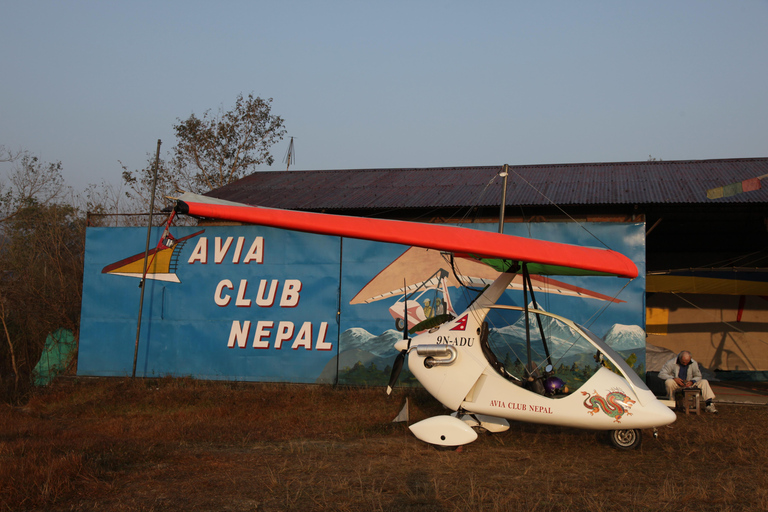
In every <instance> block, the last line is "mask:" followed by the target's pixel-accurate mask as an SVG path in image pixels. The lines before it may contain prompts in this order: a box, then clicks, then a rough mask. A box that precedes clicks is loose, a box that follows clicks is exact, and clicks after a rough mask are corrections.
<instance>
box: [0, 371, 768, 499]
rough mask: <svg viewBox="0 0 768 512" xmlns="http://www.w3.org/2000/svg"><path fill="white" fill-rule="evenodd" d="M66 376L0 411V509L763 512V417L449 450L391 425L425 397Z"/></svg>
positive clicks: (732, 416)
mask: <svg viewBox="0 0 768 512" xmlns="http://www.w3.org/2000/svg"><path fill="white" fill-rule="evenodd" d="M393 395H394V396H392V397H387V396H386V394H385V393H384V391H383V389H381V388H332V387H325V386H298V385H286V384H244V383H225V382H201V381H194V380H191V379H158V380H136V381H132V380H130V379H126V380H122V379H118V380H113V379H103V380H101V379H99V380H70V381H59V382H56V383H54V385H53V386H51V387H50V388H48V389H45V390H41V391H39V392H38V393H37V394H36V395H35V396H33V397H32V398H31V400H30V401H29V403H28V404H26V405H25V406H23V407H11V406H9V405H0V511H5V510H46V511H47V510H53V511H56V510H62V511H64V510H108V511H128V510H130V511H134V510H144V511H153V510H157V511H160V510H184V511H201V510H233V511H238V510H264V511H271V510H274V511H278V510H338V511H346V510H349V511H359V510H380V511H394V510H397V511H399V510H404V511H461V510H470V509H471V510H486V511H497V510H498V511H501V510H504V511H507V510H526V511H537V510H540V511H545V510H566V509H567V510H589V511H608V510H670V511H680V510H713V511H714V510H718V511H721V510H767V509H768V472H767V471H766V465H767V464H768V462H766V461H768V433H766V429H765V428H764V427H765V424H766V420H768V408H766V407H764V406H763V407H757V406H736V405H731V406H728V405H724V406H722V407H720V413H719V414H717V415H703V416H685V415H679V416H678V421H676V422H675V423H674V424H673V425H672V426H671V428H662V429H661V431H660V436H659V439H654V438H653V437H652V436H651V435H650V432H649V431H646V432H645V438H644V441H643V445H642V446H641V447H640V449H638V450H635V451H632V452H619V451H617V450H615V449H613V448H611V447H610V446H609V445H608V444H607V442H606V441H605V435H604V433H600V432H591V431H583V430H576V429H564V428H558V427H547V426H541V425H529V424H523V423H513V424H512V426H511V428H510V430H509V431H507V432H505V433H503V434H500V435H498V434H497V435H481V436H480V438H479V439H478V440H477V441H476V442H474V443H472V444H470V445H468V446H465V447H463V449H462V450H461V451H446V450H438V449H435V448H433V447H431V446H428V445H425V444H423V443H421V442H420V441H418V440H417V439H415V438H414V437H413V436H412V435H411V434H410V432H409V431H408V429H407V427H406V426H405V425H404V424H393V423H391V419H392V418H394V417H395V415H396V414H397V413H398V411H399V409H400V407H401V406H402V403H403V400H404V398H405V397H406V396H408V397H409V398H410V399H411V400H410V401H411V419H412V421H418V420H419V419H423V418H426V417H428V416H432V415H435V414H442V413H444V412H445V411H444V410H443V409H442V407H441V406H440V405H439V404H438V403H437V402H435V401H434V400H433V399H432V398H431V397H430V396H429V395H427V394H426V393H425V392H424V391H422V390H416V389H405V390H396V392H395V393H394V394H393Z"/></svg>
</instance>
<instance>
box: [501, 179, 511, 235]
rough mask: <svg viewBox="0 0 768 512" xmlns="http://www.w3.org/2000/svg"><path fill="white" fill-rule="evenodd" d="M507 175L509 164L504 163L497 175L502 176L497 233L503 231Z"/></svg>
mask: <svg viewBox="0 0 768 512" xmlns="http://www.w3.org/2000/svg"><path fill="white" fill-rule="evenodd" d="M508 175H509V165H508V164H504V167H503V169H502V170H501V173H499V176H501V177H502V178H504V181H503V184H502V187H501V211H500V212H499V233H502V234H503V233H504V210H505V209H506V207H507V176H508Z"/></svg>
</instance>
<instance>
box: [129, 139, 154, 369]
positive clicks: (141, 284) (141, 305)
mask: <svg viewBox="0 0 768 512" xmlns="http://www.w3.org/2000/svg"><path fill="white" fill-rule="evenodd" d="M160 144H161V141H160V139H157V152H156V153H155V171H154V176H153V177H152V195H151V197H150V199H149V222H148V223H147V245H146V247H145V248H144V272H143V273H142V274H141V281H140V282H139V287H140V288H141V298H140V299H139V319H138V321H137V322H136V345H135V346H134V348H133V371H132V372H131V378H132V379H133V378H135V377H136V359H137V357H138V355H139V335H140V334H141V312H142V310H143V309H144V285H145V283H146V280H147V260H148V259H149V239H150V238H151V236H152V212H153V211H154V209H155V188H156V187H157V168H158V167H159V166H160Z"/></svg>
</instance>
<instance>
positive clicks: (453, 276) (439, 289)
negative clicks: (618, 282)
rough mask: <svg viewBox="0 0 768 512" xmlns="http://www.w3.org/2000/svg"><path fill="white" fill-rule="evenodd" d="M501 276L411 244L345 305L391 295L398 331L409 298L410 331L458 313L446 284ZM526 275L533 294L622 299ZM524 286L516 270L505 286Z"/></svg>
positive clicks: (475, 283)
mask: <svg viewBox="0 0 768 512" xmlns="http://www.w3.org/2000/svg"><path fill="white" fill-rule="evenodd" d="M499 274H500V273H499V272H498V271H497V270H495V269H494V268H492V267H490V266H489V265H486V264H485V263H483V262H480V261H477V260H475V259H472V258H456V259H451V258H450V255H448V254H446V253H444V252H441V251H436V250H431V249H423V248H421V247H409V248H408V249H406V251H405V252H404V253H403V254H401V255H400V256H398V257H397V258H396V259H395V260H394V261H393V262H392V263H390V264H389V265H387V266H386V267H385V268H384V269H383V270H382V271H381V272H379V273H378V274H377V275H376V276H375V277H374V278H373V279H371V280H370V281H369V282H368V283H366V284H365V286H363V288H361V289H360V291H359V292H358V293H357V294H356V295H355V296H354V297H353V298H352V300H350V301H349V303H350V304H353V305H354V304H370V303H372V302H377V301H380V300H385V299H392V298H394V299H395V300H396V302H395V303H394V304H393V305H392V306H391V307H390V308H389V312H390V314H391V315H392V317H393V318H394V320H395V328H396V329H397V330H398V331H402V330H403V326H404V325H405V317H406V315H405V314H404V311H405V306H404V303H405V301H406V300H407V302H408V315H407V316H408V329H409V330H411V329H413V328H414V327H415V326H416V325H417V324H419V323H420V322H422V321H425V320H426V319H427V318H429V317H431V316H434V315H437V314H440V313H443V314H445V313H450V314H453V316H454V317H455V316H456V312H455V311H454V310H453V306H452V303H451V297H450V295H449V292H448V288H463V287H470V286H471V287H475V288H484V287H486V286H488V285H490V284H491V283H493V281H495V280H496V279H497V278H498V277H499ZM530 278H531V285H532V286H533V288H532V290H533V291H534V292H535V293H547V294H552V295H563V296H568V297H581V298H586V299H595V300H599V301H608V302H616V303H620V302H624V301H623V300H621V299H617V298H615V297H610V296H608V295H604V294H602V293H598V292H595V291H592V290H589V289H587V288H583V287H580V286H574V285H572V284H568V283H565V282H563V281H558V280H556V279H553V278H552V277H550V276H538V275H531V276H530ZM403 280H405V283H406V285H405V286H403ZM523 284H524V282H523V276H522V275H520V274H516V275H515V277H514V279H512V282H510V283H509V285H508V286H507V289H508V290H519V291H522V289H523Z"/></svg>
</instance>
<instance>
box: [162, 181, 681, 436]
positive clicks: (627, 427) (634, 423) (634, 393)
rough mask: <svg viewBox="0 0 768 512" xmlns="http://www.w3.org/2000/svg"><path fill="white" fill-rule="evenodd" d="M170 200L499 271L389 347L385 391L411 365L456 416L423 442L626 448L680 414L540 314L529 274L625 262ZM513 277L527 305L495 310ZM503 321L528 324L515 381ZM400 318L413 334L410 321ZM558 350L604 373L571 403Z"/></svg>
mask: <svg viewBox="0 0 768 512" xmlns="http://www.w3.org/2000/svg"><path fill="white" fill-rule="evenodd" d="M175 199H176V207H175V211H176V212H178V213H182V214H187V215H191V216H194V217H200V218H212V219H221V220H230V221H237V222H243V223H249V224H258V225H264V226H271V227H277V228H282V229H288V230H295V231H303V232H310V233H317V234H324V235H333V236H341V237H347V238H357V239H365V240H374V241H380V242H389V243H396V244H402V245H410V246H415V247H422V248H426V249H432V250H437V251H441V252H444V253H449V254H450V255H451V256H452V258H456V259H459V258H471V259H474V260H478V261H482V262H484V263H486V264H488V265H490V266H492V267H493V268H495V269H496V270H497V271H499V272H501V273H500V274H499V277H498V278H496V280H495V281H494V282H493V283H492V284H491V285H490V286H488V287H487V288H485V289H484V290H483V291H482V293H481V294H480V295H479V296H478V297H477V298H476V299H475V300H474V301H473V302H472V303H471V304H470V305H469V306H468V307H467V309H466V310H465V311H463V312H462V313H459V314H458V315H454V314H453V313H452V312H450V313H443V314H437V315H434V316H432V317H430V318H427V319H425V320H424V321H421V322H419V323H418V324H416V325H414V326H413V327H412V328H410V329H404V330H403V339H402V340H400V341H398V342H397V343H396V345H395V348H396V349H397V350H398V355H397V358H396V360H395V362H394V364H393V368H392V375H391V378H390V382H389V386H388V388H387V392H388V393H389V392H391V390H392V387H393V386H394V385H395V383H396V381H397V379H398V376H399V374H400V372H401V370H402V367H403V364H404V362H405V361H406V359H407V362H408V367H409V369H410V371H411V372H412V373H413V375H414V376H415V377H416V378H417V379H418V380H419V382H420V383H421V384H422V385H423V386H424V388H425V389H426V390H427V391H428V392H429V393H430V394H432V396H434V397H435V398H436V399H437V400H438V401H439V402H441V403H442V404H443V405H444V406H445V407H446V408H448V409H450V410H451V411H454V412H453V414H447V415H440V416H434V417H431V418H428V419H425V420H422V421H419V422H418V423H415V424H413V425H411V426H410V429H411V431H412V432H413V434H414V435H415V436H416V437H417V438H418V439H420V440H422V441H424V442H427V443H430V444H433V445H438V446H444V447H456V446H461V445H464V444H467V443H470V442H472V441H474V440H475V439H476V438H477V432H476V429H485V430H486V431H490V432H502V431H504V430H506V429H508V428H509V423H508V421H507V420H517V421H524V422H532V423H542V424H549V425H560V426H568V427H578V428H584V429H593V430H605V431H608V432H609V438H610V440H611V442H612V444H613V445H614V446H616V447H617V448H620V449H631V448H635V447H637V446H638V445H639V444H640V442H641V439H642V431H641V429H654V434H656V428H657V427H660V426H663V425H667V424H670V423H672V422H673V421H675V418H676V416H675V413H674V412H673V411H672V410H670V409H669V408H668V407H667V406H666V405H664V404H662V403H661V402H660V401H659V400H658V399H657V398H656V397H655V396H654V394H653V392H651V391H650V389H649V388H648V387H647V386H646V385H645V383H644V382H643V381H642V379H640V377H639V376H638V375H637V374H636V373H635V371H634V370H633V369H632V368H631V366H630V365H628V364H627V363H626V362H625V361H624V359H623V358H622V357H621V355H619V354H618V353H617V352H616V351H615V350H613V349H612V348H611V347H610V346H608V345H607V344H606V343H605V342H604V341H603V340H601V339H600V338H598V337H597V336H596V335H594V334H593V333H591V332H590V331H589V330H587V329H586V328H585V327H582V326H580V325H578V324H576V323H574V322H573V321H571V320H569V319H567V318H564V317H562V316H559V315H556V314H553V313H550V312H548V311H544V310H543V309H541V308H540V307H539V306H538V304H537V303H536V300H535V297H534V296H533V288H534V287H533V286H532V285H531V277H530V276H531V275H532V274H535V275H539V276H547V275H566V276H567V275H571V276H573V275H597V276H616V277H620V278H626V279H634V278H635V277H637V275H638V271H637V267H636V266H635V264H634V263H633V262H632V261H631V260H630V259H629V258H627V257H626V256H624V255H623V254H620V253H618V252H615V251H612V250H609V249H600V248H592V247H583V246H577V245H571V244H564V243H557V242H550V241H544V240H536V239H531V238H524V237H518V236H513V235H504V234H500V233H490V232H484V231H478V230H474V229H469V228H462V227H455V226H447V225H441V224H425V223H417V222H408V221H395V220H387V219H370V218H360V217H348V216H341V215H330V214H322V213H311V212H302V211H293V210H281V209H274V208H264V207H257V206H249V205H245V204H240V203H233V202H229V201H223V200H219V199H215V198H211V197H206V196H200V195H196V194H191V193H185V194H183V195H181V196H180V197H178V198H175ZM516 276H522V282H523V287H522V288H523V294H524V306H523V307H518V306H506V305H499V304H497V301H498V300H499V298H500V297H501V296H502V294H503V293H504V292H505V290H506V289H507V287H508V286H509V285H510V283H511V282H512V281H513V280H514V279H515V278H516ZM518 279H519V277H518ZM529 297H530V299H529ZM407 300H408V299H407V297H406V298H405V299H404V301H403V302H404V304H403V311H404V315H407V311H408V305H407V304H406V302H407ZM529 300H530V302H529ZM509 313H513V314H516V315H519V318H520V320H519V324H520V325H521V326H523V328H522V329H520V330H519V332H518V334H517V335H518V336H519V337H520V336H522V337H523V338H524V339H525V344H526V350H527V356H528V357H527V365H526V368H525V372H524V374H523V375H522V376H519V375H514V374H513V373H511V372H510V371H509V368H506V367H505V366H504V364H503V363H502V362H501V361H500V360H499V359H498V358H497V357H496V354H495V353H494V351H493V349H492V348H491V345H490V343H489V338H491V337H492V336H493V333H491V329H490V328H489V323H488V319H490V318H491V317H493V316H494V315H498V314H509ZM403 320H404V322H403V324H404V325H408V326H409V327H410V323H409V320H408V319H407V318H404V319H403ZM545 326H546V328H545ZM553 326H556V327H553ZM547 331H549V333H550V336H548V334H547ZM553 332H555V333H556V334H555V335H551V334H552V333H553ZM412 333H421V334H418V335H412ZM495 335H497V336H498V335H499V332H498V331H497V332H496V333H495ZM548 337H549V340H548V339H547V338H548ZM534 344H535V345H536V348H533V345H534ZM539 347H540V348H539ZM558 347H561V348H562V347H564V348H562V350H564V351H568V350H574V348H573V347H578V348H576V349H575V350H580V351H582V352H584V351H590V353H593V354H594V356H593V357H594V359H595V361H597V362H599V363H600V365H599V368H598V369H597V371H595V372H594V373H593V374H592V375H591V376H590V377H589V378H588V380H587V381H586V382H585V383H584V384H583V385H581V387H579V389H578V390H576V391H574V392H571V393H569V392H568V391H567V387H566V386H565V385H564V384H565V383H564V382H563V381H562V379H560V378H558V377H557V376H556V375H555V374H554V373H553V370H554V368H553V365H552V362H553V360H554V357H553V352H552V351H550V348H554V349H555V351H556V350H557V349H558ZM540 350H541V351H542V352H543V353H539V351H540ZM534 353H536V355H538V356H541V357H542V358H543V359H542V363H538V364H537V363H535V362H533V357H534V355H533V354H534ZM544 363H545V364H544ZM542 367H543V368H542Z"/></svg>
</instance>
